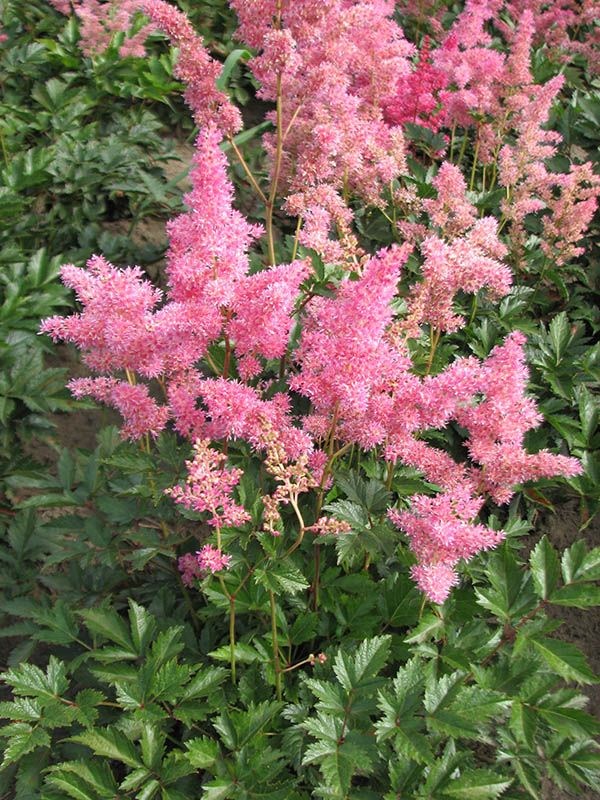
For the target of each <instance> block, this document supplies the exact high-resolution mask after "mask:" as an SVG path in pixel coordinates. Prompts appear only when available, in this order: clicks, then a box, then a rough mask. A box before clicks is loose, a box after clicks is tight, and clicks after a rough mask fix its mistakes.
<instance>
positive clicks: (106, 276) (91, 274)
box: [41, 256, 163, 377]
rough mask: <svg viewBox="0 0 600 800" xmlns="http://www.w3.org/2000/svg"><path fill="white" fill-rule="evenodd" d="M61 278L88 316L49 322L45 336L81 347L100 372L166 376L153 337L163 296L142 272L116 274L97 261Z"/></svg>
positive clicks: (118, 271) (67, 269) (68, 270)
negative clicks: (153, 318) (125, 371)
mask: <svg viewBox="0 0 600 800" xmlns="http://www.w3.org/2000/svg"><path fill="white" fill-rule="evenodd" d="M61 277H62V280H63V283H65V284H66V285H67V286H69V287H70V288H72V289H73V290H74V291H75V294H76V296H77V300H78V301H79V302H80V303H81V305H82V306H83V311H82V312H81V313H80V314H73V315H72V316H70V317H51V318H50V319H47V320H45V321H44V322H43V323H42V326H41V332H42V333H47V334H48V335H49V336H51V337H52V338H53V339H54V341H60V340H62V341H65V342H72V343H73V344H75V345H77V347H79V349H80V350H82V351H83V352H84V356H83V358H84V361H85V363H86V364H87V365H88V366H89V367H90V368H91V369H93V370H96V371H97V372H111V371H113V370H119V369H129V370H135V371H137V372H139V373H141V374H143V375H147V376H149V377H152V376H155V375H159V374H160V373H161V372H162V369H163V364H162V361H161V358H160V354H159V353H157V351H156V349H155V347H154V337H153V335H152V332H151V328H152V312H153V310H154V307H155V306H156V305H157V303H158V302H159V301H160V299H161V296H162V293H161V292H160V290H158V289H155V288H154V287H153V286H152V284H151V283H150V282H149V281H147V280H144V278H143V272H142V270H141V269H139V268H138V267H133V268H128V269H117V268H116V267H113V266H112V265H111V264H109V263H108V262H107V261H106V260H105V259H104V258H102V257H100V256H94V257H93V258H91V259H90V260H89V261H88V263H87V270H84V269H79V268H77V267H74V266H73V265H72V264H67V265H65V266H64V267H62V269H61Z"/></svg>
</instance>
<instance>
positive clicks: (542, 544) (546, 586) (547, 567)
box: [529, 536, 560, 600]
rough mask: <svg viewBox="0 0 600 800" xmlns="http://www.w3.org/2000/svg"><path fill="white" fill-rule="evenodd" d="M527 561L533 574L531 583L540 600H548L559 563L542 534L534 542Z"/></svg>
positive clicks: (556, 577)
mask: <svg viewBox="0 0 600 800" xmlns="http://www.w3.org/2000/svg"><path fill="white" fill-rule="evenodd" d="M529 563H530V565H531V574H532V576H533V585H534V587H535V590H536V592H537V594H538V596H539V597H540V598H541V599H542V600H548V598H549V597H550V596H551V594H552V593H553V592H554V590H555V589H556V586H557V585H558V580H559V578H560V563H559V560H558V555H557V553H556V550H555V549H554V548H553V547H552V545H551V544H550V542H549V541H548V537H547V536H544V537H543V538H542V539H540V541H539V542H538V543H537V544H536V546H535V548H534V549H533V552H532V553H531V556H530V559H529Z"/></svg>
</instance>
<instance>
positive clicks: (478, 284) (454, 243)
mask: <svg viewBox="0 0 600 800" xmlns="http://www.w3.org/2000/svg"><path fill="white" fill-rule="evenodd" d="M433 185H434V187H435V188H436V189H437V192H438V196H437V198H436V199H435V200H425V201H423V207H424V209H425V210H426V211H427V212H428V217H429V221H430V223H432V224H433V225H435V226H436V227H437V228H438V229H439V233H440V235H427V236H426V238H425V239H424V240H423V242H422V243H421V252H422V254H423V256H424V261H423V266H422V268H421V270H422V276H423V278H422V281H421V282H420V283H417V284H415V285H414V286H413V288H412V290H411V295H410V305H409V313H408V315H407V317H406V319H405V321H404V322H403V327H404V329H405V331H406V334H407V335H408V336H418V335H419V327H420V326H421V325H422V324H423V323H429V325H431V326H432V327H433V328H435V329H436V330H437V331H454V330H456V329H457V328H460V327H461V326H462V325H463V324H464V319H463V318H462V317H460V316H458V315H456V314H455V312H454V309H453V303H454V298H455V296H456V294H457V293H458V292H459V291H463V292H468V293H471V294H476V293H477V292H478V291H480V290H481V289H484V288H485V289H487V292H488V295H490V296H491V297H492V298H500V297H503V296H504V295H505V294H507V293H508V291H509V290H510V286H511V283H512V275H511V272H510V270H509V269H508V267H507V266H506V265H504V264H503V263H502V260H501V259H503V258H504V256H505V255H506V248H505V246H504V245H503V244H502V243H501V242H500V240H499V239H498V225H497V222H496V220H495V219H494V218H493V217H483V218H481V219H477V218H476V211H475V207H474V206H473V205H472V204H471V203H470V202H469V200H468V198H467V194H466V192H467V187H466V184H465V180H464V178H463V176H462V173H461V172H460V170H459V169H458V167H456V166H455V165H454V164H451V163H450V162H444V163H443V164H442V166H441V168H440V170H439V172H438V174H437V176H436V178H435V179H434V181H433ZM400 227H401V230H403V232H404V233H405V235H408V236H409V237H411V238H413V230H411V229H410V228H409V227H408V226H402V225H401V226H400ZM426 230H427V229H426Z"/></svg>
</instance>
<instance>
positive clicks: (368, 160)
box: [231, 0, 412, 260]
mask: <svg viewBox="0 0 600 800" xmlns="http://www.w3.org/2000/svg"><path fill="white" fill-rule="evenodd" d="M231 5H232V6H233V8H234V9H235V10H236V12H237V14H238V17H239V21H240V28H239V37H240V38H241V39H243V41H244V42H246V43H247V44H249V45H250V46H251V47H253V48H255V49H256V50H257V51H258V52H259V55H258V56H257V57H256V58H255V59H253V60H252V62H251V64H250V66H251V68H252V70H253V72H254V75H255V77H256V78H257V79H258V81H259V82H260V84H261V89H260V96H261V97H262V98H264V99H265V100H269V101H275V102H276V101H277V99H278V98H280V112H281V118H282V127H283V130H284V131H285V136H284V141H283V142H282V146H283V163H282V170H281V175H280V176H279V178H280V183H281V185H282V187H285V190H286V192H287V194H288V195H290V197H289V199H288V206H287V208H288V211H289V213H291V214H294V215H296V216H300V217H302V219H303V220H306V222H307V224H306V225H305V227H304V229H303V231H302V234H301V242H302V243H303V244H305V245H306V246H307V247H311V248H313V249H315V250H316V251H317V252H319V253H320V254H322V256H323V257H324V258H325V259H326V260H330V259H332V260H337V257H338V255H339V251H336V250H335V249H334V251H333V253H332V252H331V249H330V246H329V245H328V240H329V239H330V238H331V237H330V234H331V233H332V232H334V231H335V226H336V225H337V224H338V223H339V221H340V219H344V218H345V220H346V222H347V220H348V219H349V218H350V219H351V216H352V215H351V211H350V209H349V208H348V205H347V202H346V201H345V199H343V196H344V195H347V194H348V193H349V192H350V193H353V194H355V195H358V196H359V197H361V198H363V199H364V200H365V201H367V202H369V203H374V204H379V203H380V195H381V192H382V190H383V189H384V188H385V187H387V186H389V183H390V181H392V180H393V179H394V178H395V177H396V176H397V175H398V174H399V173H400V172H402V171H404V142H403V136H402V133H401V130H400V128H397V127H390V126H389V125H386V124H385V121H384V119H383V105H382V103H383V99H384V97H385V96H387V95H388V94H389V88H388V87H389V86H391V85H392V84H394V83H395V82H396V81H397V80H398V77H399V76H401V75H403V74H405V73H407V72H408V69H409V64H408V56H410V54H411V52H412V46H411V45H410V44H409V43H408V42H407V41H406V40H405V38H404V35H403V33H402V29H401V28H400V27H399V26H398V25H397V24H396V23H395V22H394V21H393V20H392V19H391V15H392V13H393V10H394V4H393V2H390V0H352V2H348V1H347V0H302V2H295V1H294V0H281V1H279V0H264V1H261V2H251V3H248V2H246V1H245V0H231ZM271 118H272V119H273V120H275V118H276V116H275V114H273V115H272V117H271ZM265 145H266V148H267V151H268V153H269V154H270V155H271V162H272V163H273V164H275V163H276V161H277V158H276V151H277V137H276V136H274V135H272V134H269V135H267V136H266V137H265Z"/></svg>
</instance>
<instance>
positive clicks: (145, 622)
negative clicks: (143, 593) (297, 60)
mask: <svg viewBox="0 0 600 800" xmlns="http://www.w3.org/2000/svg"><path fill="white" fill-rule="evenodd" d="M129 624H130V627H131V639H132V641H133V646H134V647H135V649H136V651H137V653H138V654H139V655H143V654H144V653H145V651H146V648H147V647H148V645H149V644H150V641H151V639H152V634H153V633H154V630H155V628H156V621H155V619H154V617H153V616H152V614H150V613H149V612H148V611H146V609H145V608H143V607H142V606H139V605H138V604H137V603H136V602H134V601H133V600H130V601H129Z"/></svg>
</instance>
